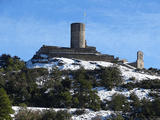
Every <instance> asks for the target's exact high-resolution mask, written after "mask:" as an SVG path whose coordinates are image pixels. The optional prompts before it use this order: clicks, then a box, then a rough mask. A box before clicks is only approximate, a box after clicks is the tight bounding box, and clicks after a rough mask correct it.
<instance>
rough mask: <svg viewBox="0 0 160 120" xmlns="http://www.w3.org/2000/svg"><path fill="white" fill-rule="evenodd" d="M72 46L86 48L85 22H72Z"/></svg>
mask: <svg viewBox="0 0 160 120" xmlns="http://www.w3.org/2000/svg"><path fill="white" fill-rule="evenodd" d="M71 48H86V41H85V24H83V23H72V24H71Z"/></svg>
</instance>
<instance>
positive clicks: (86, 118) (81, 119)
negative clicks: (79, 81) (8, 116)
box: [12, 106, 115, 120]
mask: <svg viewBox="0 0 160 120" xmlns="http://www.w3.org/2000/svg"><path fill="white" fill-rule="evenodd" d="M12 108H13V110H14V111H15V114H17V113H18V111H19V110H20V108H21V107H18V106H13V107H12ZM27 109H29V110H33V111H43V110H47V109H49V108H38V107H27ZM53 110H55V111H59V110H67V111H68V112H70V113H73V112H75V111H76V110H77V109H76V108H71V109H66V108H53ZM85 111H86V112H85V113H84V114H82V115H79V116H77V115H73V116H72V119H73V120H91V119H92V118H94V117H96V116H101V120H105V119H106V118H110V117H111V115H112V114H115V113H114V112H113V111H109V110H107V111H104V110H100V111H97V112H94V111H92V110H89V109H85ZM15 114H14V115H15ZM14 115H12V117H14Z"/></svg>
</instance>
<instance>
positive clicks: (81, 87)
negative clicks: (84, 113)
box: [73, 69, 100, 110]
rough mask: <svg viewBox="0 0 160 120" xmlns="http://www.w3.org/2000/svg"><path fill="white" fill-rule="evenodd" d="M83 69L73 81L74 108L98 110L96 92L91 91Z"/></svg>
mask: <svg viewBox="0 0 160 120" xmlns="http://www.w3.org/2000/svg"><path fill="white" fill-rule="evenodd" d="M85 75H86V73H85V70H84V69H81V70H80V71H79V74H77V75H76V78H75V81H74V96H73V100H74V103H76V104H74V107H78V108H90V109H92V110H99V109H100V98H99V96H98V95H97V94H96V91H93V90H92V84H91V82H90V81H88V80H87V79H86V76H85Z"/></svg>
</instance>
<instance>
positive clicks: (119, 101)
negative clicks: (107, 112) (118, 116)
mask: <svg viewBox="0 0 160 120" xmlns="http://www.w3.org/2000/svg"><path fill="white" fill-rule="evenodd" d="M109 108H110V109H112V110H114V111H128V109H129V106H128V101H127V98H126V97H125V96H124V95H121V94H114V95H113V96H112V100H111V101H110V102H109Z"/></svg>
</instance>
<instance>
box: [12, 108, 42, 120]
mask: <svg viewBox="0 0 160 120" xmlns="http://www.w3.org/2000/svg"><path fill="white" fill-rule="evenodd" d="M15 120H42V115H41V112H40V111H32V110H28V109H26V108H21V109H20V110H19V112H18V113H17V114H16V115H15Z"/></svg>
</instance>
